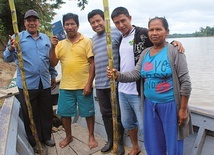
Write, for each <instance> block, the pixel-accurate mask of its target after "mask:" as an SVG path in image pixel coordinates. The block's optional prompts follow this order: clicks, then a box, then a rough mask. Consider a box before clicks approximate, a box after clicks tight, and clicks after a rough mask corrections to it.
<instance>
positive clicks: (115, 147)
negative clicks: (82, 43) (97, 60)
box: [103, 0, 118, 155]
mask: <svg viewBox="0 0 214 155" xmlns="http://www.w3.org/2000/svg"><path fill="white" fill-rule="evenodd" d="M103 7H104V17H105V33H106V42H107V53H108V65H109V68H110V69H112V68H114V58H113V52H112V38H111V26H110V18H109V4H108V0H103ZM110 88H111V106H112V119H113V133H114V134H113V154H114V155H117V150H118V122H117V118H118V103H117V98H116V93H117V92H116V84H115V79H114V75H113V77H112V78H111V79H110Z"/></svg>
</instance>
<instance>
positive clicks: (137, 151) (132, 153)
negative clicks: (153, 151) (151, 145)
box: [128, 147, 141, 155]
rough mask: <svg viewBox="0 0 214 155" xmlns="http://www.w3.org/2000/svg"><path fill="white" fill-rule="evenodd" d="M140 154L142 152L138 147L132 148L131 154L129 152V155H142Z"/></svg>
mask: <svg viewBox="0 0 214 155" xmlns="http://www.w3.org/2000/svg"><path fill="white" fill-rule="evenodd" d="M140 152H141V150H140V148H139V147H137V148H132V150H131V152H129V154H128V155H138V154H140Z"/></svg>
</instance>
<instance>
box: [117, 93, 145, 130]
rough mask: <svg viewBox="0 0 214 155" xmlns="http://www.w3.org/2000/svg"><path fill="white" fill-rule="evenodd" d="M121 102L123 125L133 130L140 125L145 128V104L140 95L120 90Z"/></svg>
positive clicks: (140, 127)
mask: <svg viewBox="0 0 214 155" xmlns="http://www.w3.org/2000/svg"><path fill="white" fill-rule="evenodd" d="M119 104H120V110H121V121H122V124H123V127H124V128H125V129H127V130H132V129H135V128H137V127H138V129H139V130H140V131H141V133H142V130H143V104H142V102H141V99H140V96H138V95H133V94H125V93H122V92H119Z"/></svg>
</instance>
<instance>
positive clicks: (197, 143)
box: [0, 77, 214, 155]
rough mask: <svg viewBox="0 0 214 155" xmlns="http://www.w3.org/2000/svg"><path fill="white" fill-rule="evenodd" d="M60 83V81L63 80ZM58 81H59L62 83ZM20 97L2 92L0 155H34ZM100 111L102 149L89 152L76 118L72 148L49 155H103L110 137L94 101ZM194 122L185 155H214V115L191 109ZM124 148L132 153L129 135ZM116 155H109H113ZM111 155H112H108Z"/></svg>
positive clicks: (10, 91)
mask: <svg viewBox="0 0 214 155" xmlns="http://www.w3.org/2000/svg"><path fill="white" fill-rule="evenodd" d="M59 79H60V77H59ZM59 79H58V80H59ZM57 93H58V87H57V88H56V89H55V90H54V91H53V92H52V95H53V98H54V99H55V101H53V102H56V100H57V96H58V94H57ZM17 94H18V90H17V88H16V87H13V88H10V89H6V90H0V99H1V98H5V101H4V104H3V106H2V108H1V109H0V124H1V125H0V155H16V154H19V155H31V154H34V153H33V149H32V147H31V146H30V145H29V143H28V141H27V139H26V134H25V131H24V125H23V122H22V120H21V118H20V117H19V108H20V107H19V106H20V104H19V102H18V100H17V99H16V97H15V95H17ZM94 100H95V108H96V115H95V118H96V120H95V121H96V122H95V133H96V139H97V141H98V144H99V145H98V147H97V148H94V149H91V150H90V149H89V148H88V147H87V138H86V137H87V130H86V123H85V119H82V118H81V117H76V118H73V124H72V133H73V136H74V141H73V142H72V143H70V144H69V146H67V147H65V148H64V149H61V148H60V147H59V146H58V145H56V146H55V147H52V148H51V147H46V151H45V152H46V154H49V155H69V154H70V155H89V154H93V155H100V154H101V152H100V149H101V147H102V146H103V145H104V144H105V139H106V134H105V130H104V126H103V121H102V117H101V114H100V112H99V105H98V102H97V101H96V95H95V97H94ZM190 109H191V116H192V121H193V125H194V129H195V134H193V135H191V136H189V137H188V138H186V139H185V143H184V152H185V155H213V152H214V147H213V146H214V145H213V144H214V111H209V110H203V109H200V108H197V107H194V106H190ZM52 136H53V139H54V140H55V142H56V144H58V142H59V141H60V140H61V139H62V138H63V137H64V136H65V132H64V130H59V131H57V132H54V133H53V134H52ZM142 136H143V135H140V134H139V144H140V146H141V150H142V153H141V154H146V153H145V148H144V144H143V141H142V140H141V139H142ZM124 144H125V146H126V154H127V153H128V152H129V151H130V146H131V142H130V139H129V137H128V134H127V132H125V134H124ZM110 154H112V152H111V153H109V155H110ZM107 155H108V154H107Z"/></svg>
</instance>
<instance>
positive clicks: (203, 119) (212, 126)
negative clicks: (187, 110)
mask: <svg viewBox="0 0 214 155" xmlns="http://www.w3.org/2000/svg"><path fill="white" fill-rule="evenodd" d="M191 116H192V123H193V125H195V126H198V127H203V128H205V129H207V130H210V131H214V119H213V118H211V117H208V116H206V115H201V114H199V113H193V112H192V113H191Z"/></svg>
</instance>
